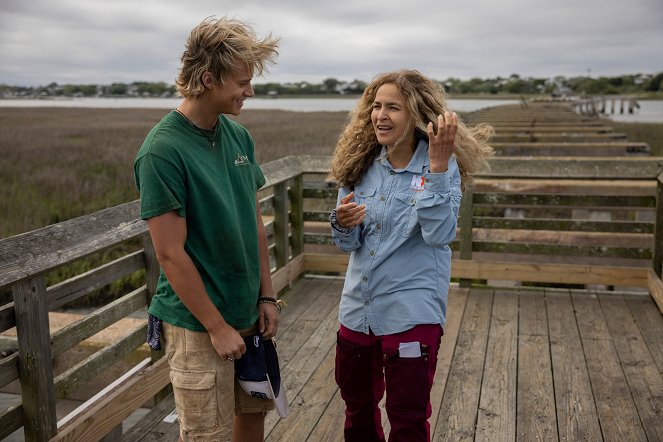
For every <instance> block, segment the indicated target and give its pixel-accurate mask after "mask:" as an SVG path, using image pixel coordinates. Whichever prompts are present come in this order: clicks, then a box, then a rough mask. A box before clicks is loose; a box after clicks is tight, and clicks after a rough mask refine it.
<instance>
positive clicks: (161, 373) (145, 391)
mask: <svg viewBox="0 0 663 442" xmlns="http://www.w3.org/2000/svg"><path fill="white" fill-rule="evenodd" d="M168 373H169V367H168V361H167V360H166V359H165V358H162V359H160V360H158V361H157V362H156V363H155V364H153V365H151V366H150V367H148V368H147V369H145V370H143V371H142V372H140V373H138V374H137V375H135V376H133V377H132V378H131V379H130V380H128V381H127V382H126V383H125V384H123V385H122V386H121V387H119V388H117V389H116V390H114V391H112V392H111V393H110V394H109V395H108V396H106V397H104V398H103V399H102V400H101V401H100V402H99V403H97V404H96V405H94V406H93V407H91V408H90V409H89V410H87V411H86V412H84V413H83V414H82V415H81V417H80V418H79V419H76V420H75V421H72V422H71V423H70V424H69V425H67V426H64V427H62V428H60V431H59V432H58V434H57V436H55V437H54V438H53V439H52V442H59V441H72V442H73V441H82V440H97V439H99V438H101V437H103V436H104V435H106V434H107V433H108V432H109V431H111V430H112V429H113V428H115V426H117V425H118V424H120V423H121V422H122V421H123V420H124V419H126V418H127V417H128V416H129V415H130V414H131V413H132V412H133V410H135V409H137V408H138V407H140V406H141V405H142V404H144V403H145V402H146V401H147V400H148V399H150V398H151V397H152V396H153V395H154V394H155V393H156V392H158V391H159V390H161V389H162V388H163V387H164V386H166V385H167V384H168V382H170V378H169V375H168Z"/></svg>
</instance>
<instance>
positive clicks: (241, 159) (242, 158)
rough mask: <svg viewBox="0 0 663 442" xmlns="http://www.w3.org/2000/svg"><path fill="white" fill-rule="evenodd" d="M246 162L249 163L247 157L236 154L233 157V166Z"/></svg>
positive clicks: (244, 164)
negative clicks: (235, 156)
mask: <svg viewBox="0 0 663 442" xmlns="http://www.w3.org/2000/svg"><path fill="white" fill-rule="evenodd" d="M247 164H249V157H248V156H246V155H240V154H237V158H235V166H246V165H247Z"/></svg>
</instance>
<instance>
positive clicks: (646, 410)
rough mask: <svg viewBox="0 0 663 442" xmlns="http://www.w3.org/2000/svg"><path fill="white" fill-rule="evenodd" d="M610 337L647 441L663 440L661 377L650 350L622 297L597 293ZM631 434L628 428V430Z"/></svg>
mask: <svg viewBox="0 0 663 442" xmlns="http://www.w3.org/2000/svg"><path fill="white" fill-rule="evenodd" d="M599 301H600V305H601V310H602V311H603V314H604V315H605V317H606V318H609V319H608V320H607V321H606V325H607V326H608V330H609V331H610V338H611V340H612V342H613V343H614V346H615V350H616V352H617V355H618V356H619V363H620V365H621V367H622V369H623V371H624V376H625V377H626V382H627V384H628V388H629V390H630V392H631V396H632V397H633V401H634V402H635V406H636V409H637V412H638V415H639V416H640V420H641V421H642V428H643V429H644V431H645V433H646V434H647V438H648V440H663V419H661V411H662V410H663V377H661V373H660V372H659V371H658V369H657V367H656V364H655V363H654V360H653V359H652V357H651V354H650V353H649V350H648V348H647V345H646V343H645V342H644V339H643V337H642V335H641V334H640V330H638V327H637V325H636V324H635V318H633V317H632V316H631V314H630V311H629V309H628V306H627V303H628V302H629V300H627V299H625V297H624V296H606V295H601V296H599ZM629 433H630V430H629Z"/></svg>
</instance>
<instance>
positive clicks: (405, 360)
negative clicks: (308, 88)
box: [330, 71, 493, 442]
mask: <svg viewBox="0 0 663 442" xmlns="http://www.w3.org/2000/svg"><path fill="white" fill-rule="evenodd" d="M445 98H446V97H445V94H444V91H443V90H442V88H441V86H440V85H439V84H438V83H437V82H435V81H433V80H431V79H429V78H427V77H425V76H423V75H422V74H420V73H419V72H417V71H399V72H393V73H388V74H383V75H380V76H378V77H377V78H376V79H375V80H373V82H371V84H370V85H369V86H368V87H367V88H366V90H365V91H364V94H363V96H362V98H361V100H360V101H359V103H358V105H357V108H356V109H355V110H354V112H353V113H352V116H351V120H350V122H349V123H348V125H347V126H346V128H345V130H344V132H343V134H342V135H341V137H340V140H339V142H338V144H337V146H336V150H335V152H334V158H333V160H332V167H331V176H332V178H334V179H335V180H336V181H337V182H338V183H339V185H340V186H341V187H340V189H339V195H338V207H336V209H334V210H333V211H332V214H331V216H330V221H331V224H332V236H333V238H334V242H335V243H336V245H337V247H339V248H340V249H341V250H343V251H346V252H352V254H351V256H350V262H349V266H348V271H347V275H346V280H345V285H344V287H343V293H342V297H341V305H340V313H339V320H340V323H341V324H340V329H339V332H338V340H337V347H336V382H337V383H338V385H339V387H340V392H341V396H342V397H343V399H344V401H345V404H346V412H345V414H346V420H345V439H346V441H362V442H368V441H384V440H385V439H384V431H383V429H382V425H381V418H380V410H379V408H378V403H379V401H380V400H381V398H382V396H383V394H384V392H385V389H386V393H387V399H386V409H387V415H388V417H389V421H390V424H391V431H390V437H389V440H390V441H408V442H412V441H425V440H430V424H429V423H428V418H429V417H430V414H431V405H430V400H429V397H430V390H431V387H432V383H433V376H434V374H435V366H436V363H437V353H438V348H439V346H440V338H441V337H442V334H443V329H442V327H443V326H444V323H445V320H446V306H447V297H448V288H449V279H450V270H451V249H450V248H449V244H450V243H451V242H452V241H453V239H454V238H455V236H456V221H457V218H458V209H459V206H460V201H461V189H462V188H464V187H465V186H467V185H468V184H469V183H470V181H471V174H473V173H476V172H478V171H480V170H482V169H484V168H485V167H486V166H487V159H488V158H489V157H490V156H491V155H492V153H493V150H492V148H491V147H490V146H489V145H488V143H487V140H488V138H489V137H490V135H492V128H491V127H490V126H486V125H480V126H478V127H476V128H474V129H470V128H468V127H466V126H465V125H464V124H463V123H462V122H460V121H459V119H458V117H457V116H456V114H455V113H450V112H449V110H448V108H447V106H446V102H445Z"/></svg>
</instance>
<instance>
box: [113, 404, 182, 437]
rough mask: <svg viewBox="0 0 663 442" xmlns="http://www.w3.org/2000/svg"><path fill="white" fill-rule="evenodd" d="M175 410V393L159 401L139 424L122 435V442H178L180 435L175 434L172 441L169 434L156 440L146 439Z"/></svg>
mask: <svg viewBox="0 0 663 442" xmlns="http://www.w3.org/2000/svg"><path fill="white" fill-rule="evenodd" d="M173 410H175V398H174V397H173V393H170V394H168V395H167V396H166V397H165V398H163V399H162V400H161V401H159V402H158V403H157V404H156V405H155V406H154V407H152V409H151V410H150V411H149V413H147V414H146V415H145V416H144V417H143V418H142V419H141V420H140V421H139V422H138V423H136V424H135V425H134V426H133V427H132V428H131V429H130V430H129V431H127V432H125V433H124V434H123V435H122V439H121V441H122V442H138V441H145V440H160V441H166V440H172V442H176V441H177V440H178V439H179V433H175V432H173V433H172V434H171V437H170V439H169V438H168V434H166V433H160V434H159V435H158V436H157V437H156V438H155V439H146V438H145V435H146V434H148V433H154V431H155V427H157V426H159V425H160V423H161V422H162V421H163V419H164V418H165V417H166V416H168V415H169V414H170V413H172V412H173Z"/></svg>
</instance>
